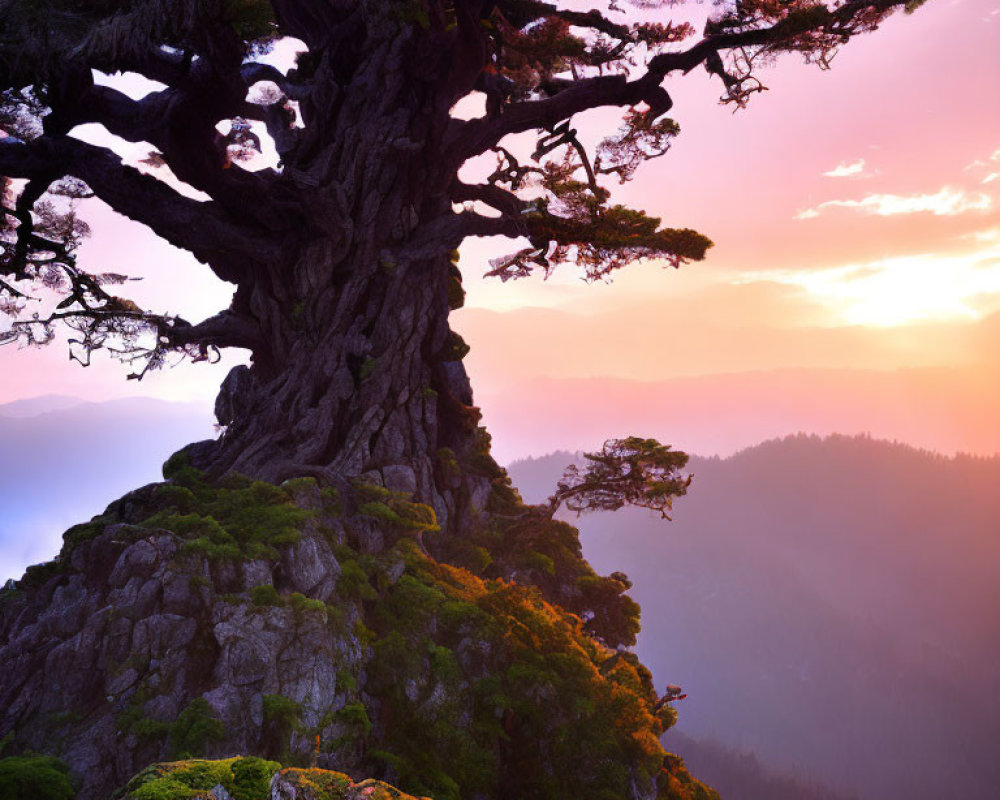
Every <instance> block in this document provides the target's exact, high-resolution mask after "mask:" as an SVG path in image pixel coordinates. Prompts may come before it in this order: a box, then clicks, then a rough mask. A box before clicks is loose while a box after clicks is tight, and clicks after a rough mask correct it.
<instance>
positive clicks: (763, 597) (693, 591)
mask: <svg viewBox="0 0 1000 800" xmlns="http://www.w3.org/2000/svg"><path fill="white" fill-rule="evenodd" d="M570 459H571V457H570V456H569V454H566V453H561V454H556V455H553V456H549V457H546V458H545V459H540V460H527V461H522V462H517V463H515V464H513V465H512V466H511V474H512V476H513V479H514V481H515V483H516V484H517V485H518V486H519V487H520V488H521V491H522V492H523V493H524V494H525V495H526V496H527V497H528V498H529V499H531V500H539V499H541V498H542V497H544V496H545V495H546V494H547V493H548V492H549V491H550V490H551V487H552V486H553V485H554V482H555V479H556V478H557V476H558V475H559V473H560V470H561V468H562V467H563V466H564V465H565V464H566V463H568V460H570ZM690 466H691V470H692V472H693V473H694V475H695V480H694V483H693V484H692V488H691V490H690V493H689V496H688V497H685V498H683V499H682V500H681V501H680V502H679V503H678V504H677V506H676V508H675V515H674V522H673V523H672V524H670V525H666V524H665V523H663V522H661V521H660V520H659V519H658V518H653V517H652V516H650V515H647V514H644V513H641V512H635V511H624V512H621V513H619V514H618V515H617V516H616V517H614V518H611V517H609V516H607V515H593V516H590V517H584V518H582V519H581V520H579V523H580V528H581V532H582V538H583V542H584V548H585V551H586V552H587V554H588V557H589V558H590V559H591V561H592V562H593V563H594V565H595V567H596V568H597V569H598V570H600V571H603V572H607V571H611V570H621V571H623V572H625V573H627V574H628V575H629V577H630V578H631V579H632V581H633V582H634V588H633V590H632V594H633V596H634V597H635V599H636V600H637V601H638V602H639V603H640V604H641V606H642V608H643V611H644V613H643V632H642V634H641V635H640V639H639V645H638V652H639V654H640V656H641V657H642V658H643V659H644V661H645V662H646V663H648V664H649V665H650V666H651V668H652V669H653V670H654V674H655V675H656V676H657V677H658V679H659V680H663V681H671V682H675V683H678V684H680V685H682V686H683V687H684V689H685V691H687V692H688V693H689V698H688V699H687V700H685V702H684V704H683V705H682V707H681V709H680V723H679V724H678V731H680V732H681V733H684V734H688V735H691V736H696V737H714V738H716V739H717V740H718V741H719V742H720V743H722V744H723V745H726V746H728V747H735V748H737V749H747V750H750V751H752V752H754V753H756V754H757V755H758V756H759V757H760V758H761V759H762V760H763V761H764V762H765V763H767V764H771V765H777V766H779V767H784V768H795V767H804V768H806V769H807V770H809V771H810V772H811V773H813V774H815V775H817V776H819V777H820V778H822V779H823V780H824V781H826V782H828V783H830V784H831V785H834V786H837V787H841V788H843V789H844V790H850V791H857V792H858V793H859V794H860V795H861V796H862V797H864V798H872V800H875V798H902V797H907V798H924V799H926V800H938V798H942V797H955V796H962V797H966V798H982V800H987V798H991V797H993V796H994V792H995V786H996V785H997V781H998V780H1000V771H998V767H997V764H996V760H995V758H994V752H993V747H994V743H995V742H996V741H997V737H998V736H1000V697H998V694H997V691H996V686H997V685H998V681H1000V668H998V666H997V665H998V664H1000V615H998V613H997V608H1000V535H998V531H1000V496H998V495H997V493H996V486H997V485H998V481H1000V459H998V458H992V459H979V458H970V457H958V458H944V457H942V456H939V455H935V454H932V453H929V452H925V451H918V450H914V449H912V448H909V447H905V446H902V445H897V444H889V443H887V442H880V441H875V440H871V439H868V438H864V437H858V438H848V437H832V438H828V439H819V438H816V437H802V436H800V437H792V438H789V439H784V440H781V441H772V442H768V443H766V444H763V445H760V446H758V447H754V448H751V449H749V450H746V451H743V452H741V453H739V454H737V455H735V456H733V457H731V458H728V459H718V458H711V459H703V458H694V459H692V462H691V465H690ZM670 736H671V734H669V733H668V734H667V739H666V742H667V746H668V748H669V747H671V746H676V747H677V749H678V750H680V751H681V752H682V754H683V749H682V748H681V745H680V744H677V745H672V744H671V741H670ZM928 764H933V768H931V769H928V766H927V765H928ZM702 774H704V775H705V777H706V779H707V780H708V781H709V782H712V781H713V780H715V776H713V774H712V773H711V771H703V772H702Z"/></svg>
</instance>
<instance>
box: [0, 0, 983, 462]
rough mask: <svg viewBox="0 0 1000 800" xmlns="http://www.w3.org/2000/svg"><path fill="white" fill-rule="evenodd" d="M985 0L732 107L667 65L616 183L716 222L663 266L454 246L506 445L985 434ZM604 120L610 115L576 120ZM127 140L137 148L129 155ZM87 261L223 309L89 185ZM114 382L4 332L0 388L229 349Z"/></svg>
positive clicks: (708, 449)
mask: <svg viewBox="0 0 1000 800" xmlns="http://www.w3.org/2000/svg"><path fill="white" fill-rule="evenodd" d="M998 53H1000V0H931V2H929V3H928V4H927V5H926V6H924V7H923V8H921V9H920V10H919V11H918V12H917V13H916V14H913V15H911V16H904V15H902V14H899V15H896V16H894V17H893V18H891V19H890V20H889V21H888V22H887V23H886V24H885V25H884V26H883V29H882V30H880V31H878V32H877V33H875V34H874V35H871V36H866V37H862V38H860V39H858V40H856V41H853V42H851V43H850V45H848V46H847V47H846V48H845V49H844V50H843V51H842V52H841V53H840V54H839V55H838V56H837V57H836V59H835V60H834V62H833V69H832V70H830V71H821V70H819V69H818V68H816V67H813V66H806V65H804V64H802V63H801V59H800V58H798V57H797V56H794V55H792V56H787V57H785V59H784V60H782V61H780V62H779V63H778V64H777V65H775V66H774V67H772V68H771V69H769V70H768V71H767V72H766V73H765V75H764V79H765V83H766V84H767V86H768V87H769V91H768V92H765V93H763V94H762V95H758V96H756V97H755V98H754V99H753V100H752V101H751V104H750V107H749V108H748V109H747V110H745V111H741V112H738V113H736V114H734V113H732V110H731V108H730V107H728V106H721V105H719V104H718V103H717V98H718V96H719V94H720V87H719V85H718V82H717V81H710V80H709V78H708V77H707V75H705V74H703V73H700V72H699V73H697V74H691V75H689V76H686V77H682V78H677V79H672V80H671V81H670V82H668V83H667V84H666V86H667V89H668V90H669V91H670V92H671V94H672V96H673V98H674V101H675V107H674V110H673V115H674V116H675V118H676V120H677V121H678V122H679V123H680V126H681V130H682V132H681V135H680V136H679V137H678V138H677V140H676V142H675V144H674V146H673V148H672V150H671V152H670V153H668V154H667V155H666V156H665V157H664V158H662V159H659V160H656V161H654V162H651V163H649V164H647V165H645V167H644V168H643V169H641V170H640V172H639V174H638V175H637V177H636V179H635V180H634V181H633V182H632V183H631V184H629V185H627V186H625V187H621V188H620V190H619V192H618V194H617V198H618V199H619V201H621V202H627V203H630V204H632V205H635V206H639V207H642V208H645V209H647V210H648V211H649V212H650V213H652V214H655V215H657V216H662V217H663V220H664V223H665V224H668V225H671V226H675V227H692V228H695V229H697V230H699V231H701V232H702V233H705V234H706V235H708V236H709V237H710V238H712V239H713V240H714V241H715V247H714V248H713V249H712V250H711V251H710V252H709V256H708V259H707V260H706V261H705V262H702V263H699V264H692V265H688V266H685V267H683V268H682V269H681V270H679V271H674V270H664V269H661V268H660V266H659V265H657V264H655V263H650V264H637V265H633V266H632V267H630V268H628V269H627V270H624V271H622V272H620V273H619V274H617V275H616V276H615V278H614V281H613V283H610V284H595V285H586V284H584V283H583V282H582V281H580V280H579V278H578V277H577V275H575V274H574V273H573V271H572V269H570V268H567V269H565V271H564V272H562V273H557V274H556V275H555V276H553V277H552V278H551V279H549V280H548V281H542V280H540V279H534V278H533V279H529V280H526V281H523V282H520V283H508V284H501V283H499V282H497V281H495V280H483V279H481V277H480V276H481V275H482V273H483V272H484V270H485V269H486V262H487V259H488V258H489V257H492V256H496V255H500V254H502V253H503V252H506V251H509V250H511V249H512V248H511V246H510V244H509V243H503V242H494V241H482V240H478V241H470V242H468V243H467V244H466V246H464V247H463V250H462V261H461V266H462V268H463V271H464V273H465V275H466V278H465V286H466V289H467V291H468V299H467V306H466V308H464V309H463V310H461V311H460V312H458V313H456V314H455V315H454V318H453V324H454V327H455V328H456V329H457V330H458V331H459V332H460V333H462V335H463V336H464V337H465V338H466V339H467V341H468V342H469V343H470V344H471V345H472V351H471V354H470V355H469V356H468V358H467V361H466V363H467V365H468V367H469V370H470V372H471V374H472V378H473V385H474V386H475V387H476V391H477V400H478V402H479V404H480V405H482V406H483V408H484V412H485V416H486V423H487V424H488V425H489V427H490V429H491V431H492V433H493V435H494V443H495V450H496V454H497V456H498V457H499V458H500V459H501V460H505V459H509V458H512V457H517V456H522V455H526V454H529V453H536V454H537V453H543V452H546V451H548V450H551V449H553V448H556V447H566V448H577V447H586V446H592V445H594V444H596V443H598V442H599V441H600V440H601V439H603V438H605V437H606V436H615V435H623V434H627V433H631V432H633V430H634V431H635V432H637V433H648V434H650V435H655V436H657V437H659V438H661V439H664V440H666V441H672V442H674V443H676V444H677V445H679V446H683V447H685V448H687V449H689V450H692V451H695V452H699V453H703V454H710V453H728V452H732V451H733V450H734V449H737V448H739V447H742V446H746V445H749V444H753V443H755V442H756V441H759V440H760V439H763V438H767V437H769V436H775V435H781V434H785V433H793V432H796V431H799V430H805V431H810V432H819V433H825V432H832V431H840V432H844V433H856V432H866V431H867V432H870V433H872V434H873V435H875V436H883V437H887V438H897V439H901V440H905V441H908V442H910V443H912V444H915V445H918V446H923V447H928V448H932V449H938V450H943V451H946V452H952V451H955V450H964V451H970V452H977V453H982V454H992V453H994V452H998V451H1000V423H998V422H997V420H996V419H995V416H994V410H995V409H997V408H1000V103H998V102H997V86H998V85H1000V55H998ZM577 124H578V126H579V127H580V128H581V129H583V130H584V131H585V133H586V134H587V135H589V136H591V138H592V139H596V138H600V136H601V135H602V134H604V133H607V132H610V131H611V130H613V128H614V125H615V115H614V114H613V113H606V112H601V113H598V114H595V115H593V116H591V117H587V118H586V119H579V120H577ZM140 154H141V153H140ZM86 217H87V219H88V220H89V221H90V223H91V225H92V227H93V228H94V231H95V234H94V236H93V238H92V239H91V240H90V241H89V242H88V243H87V244H86V245H85V250H84V254H85V259H86V263H88V264H90V265H91V266H95V265H96V264H100V269H101V270H102V271H103V270H113V271H126V272H129V271H131V272H134V273H137V274H142V275H145V276H146V279H145V280H143V281H142V282H139V283H136V284H133V287H134V288H132V287H130V288H132V293H133V296H135V298H136V299H137V300H138V301H139V302H140V303H141V304H145V305H147V306H148V307H150V308H153V309H155V310H158V311H168V312H173V313H179V314H181V315H182V316H184V317H186V318H189V319H192V320H194V319H200V318H201V317H204V316H206V315H208V314H211V313H213V312H214V311H216V310H218V309H219V308H222V307H224V306H226V305H227V304H228V299H229V295H230V291H229V288H228V287H226V286H225V285H223V284H221V283H219V282H217V281H213V280H212V279H211V278H210V277H209V276H208V271H207V269H205V268H204V267H201V266H199V265H197V264H196V263H195V262H194V261H193V259H191V258H190V257H188V256H186V255H184V254H182V253H179V252H178V251H175V250H172V249H171V248H170V247H169V246H167V245H165V244H163V243H161V242H159V241H157V240H156V238H155V237H154V236H153V235H152V234H150V233H148V232H146V231H145V230H143V229H142V228H140V227H138V226H135V225H133V224H131V223H127V222H125V221H123V220H121V219H119V218H116V217H115V216H114V215H113V214H112V213H111V212H109V211H108V210H107V209H102V208H100V207H97V206H96V204H94V207H92V208H89V209H88V210H87V213H86ZM237 362H238V354H234V355H233V356H231V357H229V358H228V360H227V362H226V364H223V365H218V366H214V367H206V366H204V365H194V366H191V365H185V366H181V367H178V368H176V369H173V370H166V371H164V372H162V373H160V374H156V375H152V376H150V377H148V378H147V379H146V380H144V381H143V382H142V383H141V384H136V383H135V382H126V381H125V378H124V376H125V373H126V371H127V370H126V369H124V368H122V367H120V366H118V365H117V364H109V363H106V362H105V361H103V360H102V361H101V363H98V364H96V365H95V366H93V367H91V368H90V369H87V370H84V369H80V368H77V367H76V366H75V365H70V364H68V363H67V358H66V351H65V348H64V347H63V346H61V345H58V344H57V345H53V346H51V347H49V348H46V349H44V350H42V351H32V352H17V351H16V350H15V349H14V348H11V347H6V348H2V349H0V370H2V374H3V375H4V380H3V382H2V383H0V403H2V402H7V401H10V400H15V399H18V398H24V397H30V396H34V395H41V394H71V395H75V396H79V397H83V398H86V399H92V400H99V399H105V398H112V397H121V396H137V395H144V396H155V397H160V398H164V399H197V400H199V401H200V402H205V403H210V402H211V400H212V398H213V397H214V393H215V390H216V387H217V386H218V383H219V381H220V380H221V378H222V377H223V375H224V374H225V370H226V368H227V367H228V365H231V364H233V363H237Z"/></svg>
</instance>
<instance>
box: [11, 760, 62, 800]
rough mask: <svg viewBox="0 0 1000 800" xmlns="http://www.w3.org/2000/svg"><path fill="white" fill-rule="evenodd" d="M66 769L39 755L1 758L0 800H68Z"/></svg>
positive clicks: (60, 763) (60, 762)
mask: <svg viewBox="0 0 1000 800" xmlns="http://www.w3.org/2000/svg"><path fill="white" fill-rule="evenodd" d="M73 795H74V792H73V786H72V784H71V783H70V779H69V769H68V768H67V766H66V765H65V764H64V763H63V762H62V761H60V760H59V759H58V758H52V757H51V756H41V755H25V756H12V757H10V758H0V800H29V798H30V800H71V798H72V797H73Z"/></svg>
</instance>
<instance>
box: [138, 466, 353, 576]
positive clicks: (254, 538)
mask: <svg viewBox="0 0 1000 800" xmlns="http://www.w3.org/2000/svg"><path fill="white" fill-rule="evenodd" d="M163 474H164V476H165V477H167V478H168V480H170V481H171V483H169V484H166V485H164V486H159V487H157V489H156V495H155V503H156V505H157V506H158V507H159V510H158V511H157V512H156V513H155V514H153V515H152V516H151V517H149V518H148V519H146V520H145V521H144V522H143V523H142V524H143V526H144V527H146V528H163V529H166V530H169V531H172V532H173V533H176V534H177V535H178V536H180V537H181V538H183V539H185V540H186V541H185V543H184V549H185V550H187V551H188V552H194V553H199V554H201V555H204V556H207V557H209V558H212V559H236V558H248V559H267V560H271V561H274V560H276V559H277V558H278V550H277V548H278V547H281V546H283V545H289V544H294V543H295V542H297V541H298V540H299V538H300V536H301V529H302V526H303V525H304V524H305V522H306V520H307V519H308V518H309V517H310V516H311V515H312V514H313V513H314V512H311V511H308V510H306V509H303V508H300V507H299V506H298V505H296V503H295V496H294V495H295V493H296V492H298V491H300V490H301V489H302V485H301V484H302V483H303V482H302V481H299V482H296V483H295V484H289V485H285V486H274V485H272V484H269V483H264V482H262V481H253V480H250V479H249V478H245V477H242V476H240V475H227V476H225V477H224V478H222V480H220V481H218V482H215V483H210V482H208V481H206V480H205V478H204V475H203V474H202V473H201V472H199V471H198V470H196V469H194V468H193V467H191V466H190V465H189V464H188V463H187V459H186V455H185V453H184V451H181V452H180V453H177V454H175V455H173V456H171V458H170V459H169V460H168V461H167V463H166V464H165V465H164V467H163ZM306 480H308V479H306ZM331 502H335V499H331Z"/></svg>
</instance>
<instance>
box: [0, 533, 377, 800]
mask: <svg viewBox="0 0 1000 800" xmlns="http://www.w3.org/2000/svg"><path fill="white" fill-rule="evenodd" d="M338 525H339V521H338V520H324V521H323V524H322V525H321V524H315V523H314V521H313V520H310V524H307V525H305V526H304V532H303V535H302V538H300V539H299V541H298V542H296V543H295V544H292V545H288V546H284V547H282V548H281V552H280V557H279V558H278V559H276V560H273V561H272V560H244V561H235V562H234V561H228V562H227V561H219V560H217V559H216V560H212V559H211V558H209V557H207V556H205V555H204V554H201V553H196V552H192V551H191V550H190V548H187V549H185V548H184V546H183V544H184V543H183V541H182V540H181V539H179V538H178V537H177V536H176V535H174V534H173V533H170V532H167V531H161V530H152V529H146V528H141V527H136V526H133V525H124V524H114V525H108V526H106V527H105V528H104V529H103V531H101V532H100V533H99V534H98V535H97V536H96V537H95V538H93V539H91V540H90V541H86V542H82V543H80V544H78V545H77V546H76V547H75V549H74V550H73V552H72V554H71V556H70V557H69V558H68V559H67V562H68V563H60V564H59V565H58V567H57V568H54V569H53V570H52V573H53V574H51V575H50V576H48V577H47V578H45V577H43V578H42V579H41V580H39V579H34V580H32V581H30V582H29V585H25V583H24V582H22V584H21V585H18V586H16V587H12V588H8V589H7V590H6V591H5V592H4V593H3V594H0V738H2V737H3V736H5V735H6V734H7V733H9V732H13V733H14V734H15V739H14V748H13V749H14V750H16V751H23V750H29V749H30V750H38V751H41V752H47V753H53V754H55V755H58V756H60V757H61V758H63V759H64V760H65V761H66V762H67V763H68V764H69V766H70V768H71V769H72V771H73V772H74V773H76V774H77V775H78V776H79V777H80V778H81V779H82V781H83V785H82V786H81V789H80V792H79V794H78V798H79V800H104V798H105V797H106V796H107V795H108V793H109V792H110V791H111V790H113V789H114V788H115V787H117V786H119V785H121V784H122V783H124V782H125V781H126V780H128V779H129V778H130V777H131V776H132V775H133V774H134V773H136V772H137V771H139V770H140V769H142V768H143V767H144V766H146V765H147V764H149V763H151V762H154V761H162V760H168V759H170V758H173V757H177V756H180V755H183V752H181V748H182V747H184V746H189V747H191V746H195V745H196V746H197V747H198V748H199V750H200V752H199V753H198V754H199V755H208V756H224V755H230V754H232V753H237V752H245V753H251V752H252V753H263V754H268V753H273V754H275V755H277V754H278V753H277V752H276V751H277V748H278V747H279V744H278V742H277V739H275V737H274V735H273V732H274V728H275V726H276V725H277V724H278V723H277V722H276V720H275V719H274V718H269V716H268V715H269V714H271V715H272V717H273V715H274V713H275V712H274V708H275V707H277V704H276V703H275V701H274V700H273V699H272V700H269V699H268V698H269V697H270V698H274V697H278V698H279V699H280V700H281V702H283V703H285V707H286V708H292V709H295V713H296V714H297V716H298V720H299V721H300V722H301V723H302V724H304V725H307V726H310V727H311V728H314V729H318V728H319V727H321V725H322V724H326V725H328V726H329V725H332V723H329V722H324V720H330V719H332V715H333V714H334V713H335V712H336V711H337V710H338V709H340V708H343V707H344V706H345V705H346V704H348V703H351V702H356V700H357V693H358V691H359V690H358V689H357V683H356V680H355V679H352V680H350V681H349V687H350V688H344V687H342V686H340V685H339V684H340V683H341V682H340V681H338V674H348V675H352V676H357V675H359V674H360V673H361V652H362V648H361V646H360V644H359V643H358V642H357V641H356V639H355V638H354V635H353V634H352V633H351V629H350V628H349V627H348V626H347V624H346V622H345V620H353V619H357V617H358V609H357V607H356V606H355V605H353V601H349V600H348V601H345V600H342V599H341V598H339V597H338V596H337V593H336V588H337V580H338V578H339V577H340V573H341V566H340V564H339V563H338V560H337V558H336V556H335V555H334V551H333V547H334V544H331V542H333V543H336V541H337V537H338V536H343V531H342V530H341V529H339V528H338V527H337V526H338ZM368 538H370V539H373V538H377V537H375V536H374V534H371V535H370V536H369V537H368ZM369 544H375V542H369ZM30 584H33V585H30ZM258 586H273V587H274V589H275V590H276V592H277V595H276V597H277V599H276V600H275V598H274V597H272V598H271V599H270V600H269V601H268V602H275V603H277V604H276V605H270V604H269V605H258V604H255V603H254V601H253V598H252V597H251V590H252V589H254V587H258ZM234 589H235V590H236V591H234ZM295 593H298V594H297V595H296V597H298V596H301V597H300V598H299V599H297V600H296V599H295V597H293V595H295ZM254 597H256V595H254ZM258 599H259V598H258ZM199 703H200V705H199ZM196 713H198V714H201V715H203V716H204V715H206V714H207V715H208V716H209V717H213V718H214V719H215V720H216V722H215V723H214V724H215V725H216V726H218V727H219V728H220V729H221V731H222V732H221V735H217V736H215V735H213V736H211V737H203V739H202V740H201V741H195V742H194V743H192V742H187V743H185V741H184V736H183V735H182V734H183V731H182V730H181V728H180V727H179V726H181V725H182V723H183V721H184V720H185V719H187V718H192V719H193V717H192V715H194V714H196ZM185 714H187V715H188V717H187V718H186V717H185V716H184V715H185ZM330 730H331V731H332V730H333V728H330ZM300 744H301V747H302V748H303V749H304V751H305V752H308V748H309V747H310V746H311V743H310V742H307V741H305V740H304V739H303V741H302V742H301V743H300ZM281 746H283V745H281ZM340 762H341V766H342V767H343V768H349V767H350V754H346V755H345V756H344V757H343V758H341V759H340ZM214 796H216V800H226V798H228V795H227V794H226V793H225V790H224V789H222V788H221V787H220V788H219V790H218V791H217V792H216V795H214Z"/></svg>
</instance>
